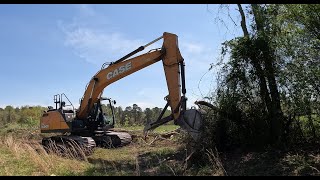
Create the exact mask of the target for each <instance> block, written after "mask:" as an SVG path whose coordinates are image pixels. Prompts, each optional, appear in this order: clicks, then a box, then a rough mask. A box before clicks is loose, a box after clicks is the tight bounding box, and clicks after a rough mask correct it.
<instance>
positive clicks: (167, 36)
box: [40, 32, 202, 149]
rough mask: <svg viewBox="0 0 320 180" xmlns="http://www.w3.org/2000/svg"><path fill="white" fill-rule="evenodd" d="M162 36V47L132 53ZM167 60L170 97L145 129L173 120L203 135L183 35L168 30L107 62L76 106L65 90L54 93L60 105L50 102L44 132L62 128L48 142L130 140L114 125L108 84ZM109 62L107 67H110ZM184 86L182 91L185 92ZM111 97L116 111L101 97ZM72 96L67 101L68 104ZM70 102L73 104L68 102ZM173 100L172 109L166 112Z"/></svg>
mask: <svg viewBox="0 0 320 180" xmlns="http://www.w3.org/2000/svg"><path fill="white" fill-rule="evenodd" d="M160 39H163V45H162V47H161V48H158V49H152V50H150V51H148V52H147V53H144V54H142V55H139V56H136V57H133V58H130V57H131V56H133V55H134V54H136V53H138V52H140V51H142V50H144V49H145V48H146V47H147V46H150V45H151V44H153V43H155V42H156V41H159V40H160ZM160 60H162V64H163V68H164V73H165V76H166V81H167V87H168V91H169V94H168V95H167V96H166V97H165V98H164V99H165V100H166V101H167V103H166V105H165V107H164V108H163V110H162V112H161V113H160V115H159V117H158V119H157V120H155V121H154V122H151V123H149V124H146V125H145V128H144V132H145V133H146V132H148V131H149V130H152V129H155V128H157V127H158V126H161V125H163V124H165V123H167V122H169V121H171V120H173V121H174V123H175V124H176V125H179V126H180V127H181V128H182V129H184V130H186V131H187V132H188V133H190V135H191V136H192V137H193V138H194V139H195V140H197V139H199V138H200V137H201V127H202V118H201V114H200V112H199V111H198V110H196V109H187V105H186V101H187V98H186V96H185V94H186V87H185V69H184V66H185V65H184V59H183V57H182V55H181V54H180V50H179V47H178V36H177V35H175V34H172V33H167V32H164V33H163V36H161V37H159V38H157V39H155V40H153V41H152V42H150V43H148V44H146V45H144V46H140V47H139V48H138V49H136V50H134V51H133V52H131V53H129V54H127V55H125V56H124V57H122V58H120V59H119V60H117V61H114V62H109V63H104V64H103V65H102V68H101V70H100V71H98V72H97V73H96V74H95V75H94V76H93V77H92V79H91V80H90V82H89V83H88V85H87V87H86V90H85V92H84V95H83V97H82V98H81V99H80V107H79V108H78V109H77V110H75V108H74V106H73V105H72V103H71V102H70V101H69V99H68V98H67V96H66V95H65V94H57V95H54V103H55V106H56V107H55V108H53V107H52V106H49V107H48V110H47V111H46V112H44V114H43V116H42V118H41V121H40V129H41V133H57V132H60V133H61V135H56V136H52V137H46V138H44V139H43V140H42V144H43V145H44V146H48V145H49V144H50V143H52V142H54V143H64V142H69V141H73V142H76V143H77V144H78V145H80V146H81V147H83V148H88V149H93V148H94V147H96V146H102V147H119V146H124V145H126V144H128V143H130V142H131V140H132V138H131V135H130V134H128V133H126V132H116V131H113V128H114V124H115V118H114V113H113V104H115V101H112V100H111V99H110V98H105V97H102V93H103V90H104V89H105V87H107V86H108V85H110V84H112V83H114V82H116V81H118V80H120V79H121V78H124V77H126V76H128V75H130V74H132V73H134V72H137V71H139V70H140V69H143V68H145V67H148V66H150V65H151V64H154V63H156V62H158V61H160ZM106 66H107V67H106ZM181 92H182V95H181ZM105 100H107V101H108V102H109V106H107V107H109V108H110V110H111V117H110V116H107V115H106V113H105V112H103V109H102V101H105ZM66 101H68V102H69V103H68V105H67V104H66ZM67 106H71V107H69V108H67ZM168 106H170V108H171V115H169V116H167V117H163V115H164V112H165V111H166V110H167V108H168Z"/></svg>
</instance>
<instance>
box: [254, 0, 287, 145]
mask: <svg viewBox="0 0 320 180" xmlns="http://www.w3.org/2000/svg"><path fill="white" fill-rule="evenodd" d="M251 7H252V12H253V15H254V21H255V23H256V28H257V33H258V38H259V39H258V41H259V42H258V43H259V50H261V53H262V61H263V63H264V67H265V76H266V78H267V79H268V87H269V90H270V95H271V106H270V107H271V109H270V110H271V111H269V114H270V125H271V129H270V131H271V142H272V143H274V144H278V143H279V142H280V140H281V136H282V133H283V112H282V109H281V105H280V94H279V90H278V87H277V82H276V76H275V68H274V62H275V61H276V59H275V57H274V52H273V50H272V47H271V45H270V43H269V42H270V39H269V37H268V35H267V32H265V27H264V26H265V24H266V23H265V19H266V18H265V17H264V13H263V12H262V11H261V10H262V9H261V7H259V6H258V5H257V4H252V5H251Z"/></svg>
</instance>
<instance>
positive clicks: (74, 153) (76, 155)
mask: <svg viewBox="0 0 320 180" xmlns="http://www.w3.org/2000/svg"><path fill="white" fill-rule="evenodd" d="M45 150H46V152H47V153H49V154H51V153H52V154H56V155H58V156H61V157H66V158H69V159H77V160H84V161H86V162H88V159H87V156H86V154H90V151H92V150H90V149H86V148H84V147H81V146H80V145H79V144H78V143H76V142H75V141H74V140H70V141H68V142H62V143H60V142H59V143H55V142H54V141H51V140H49V143H48V145H46V146H45Z"/></svg>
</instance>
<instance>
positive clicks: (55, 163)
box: [0, 136, 90, 176]
mask: <svg viewBox="0 0 320 180" xmlns="http://www.w3.org/2000/svg"><path fill="white" fill-rule="evenodd" d="M51 151H54V149H51ZM69 157H71V156H69ZM0 159H1V160H0V164H1V166H0V175H6V176H15V175H77V174H79V173H81V172H83V171H84V170H85V169H87V168H88V167H89V166H90V164H89V163H88V162H86V161H79V160H76V159H70V158H63V157H60V156H57V155H56V154H54V153H50V151H49V153H48V152H47V151H46V150H45V149H44V148H43V147H42V145H40V144H39V143H38V142H36V141H30V140H29V141H24V140H23V139H16V138H15V137H13V136H6V137H3V138H1V139H0Z"/></svg>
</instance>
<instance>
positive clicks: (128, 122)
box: [102, 104, 172, 126]
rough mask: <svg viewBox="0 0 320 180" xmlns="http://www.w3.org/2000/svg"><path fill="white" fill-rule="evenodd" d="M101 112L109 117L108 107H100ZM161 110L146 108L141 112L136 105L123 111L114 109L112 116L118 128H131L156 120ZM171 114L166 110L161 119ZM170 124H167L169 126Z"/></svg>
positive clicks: (120, 108) (119, 108)
mask: <svg viewBox="0 0 320 180" xmlns="http://www.w3.org/2000/svg"><path fill="white" fill-rule="evenodd" d="M102 108H103V111H104V112H107V115H111V110H110V108H109V105H107V106H106V105H104V104H103V105H102ZM161 111H162V108H158V107H154V108H146V109H145V110H142V108H141V107H139V106H138V105H137V104H133V105H132V106H127V107H125V108H124V109H123V108H122V107H121V106H118V107H114V113H115V114H114V116H115V119H116V125H119V126H132V125H145V124H146V123H148V122H152V121H155V120H157V118H158V116H159V115H160V113H161ZM170 114H171V111H170V110H168V109H167V110H166V112H165V113H164V115H163V117H166V116H168V115H170ZM170 123H172V122H169V123H168V124H170Z"/></svg>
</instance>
